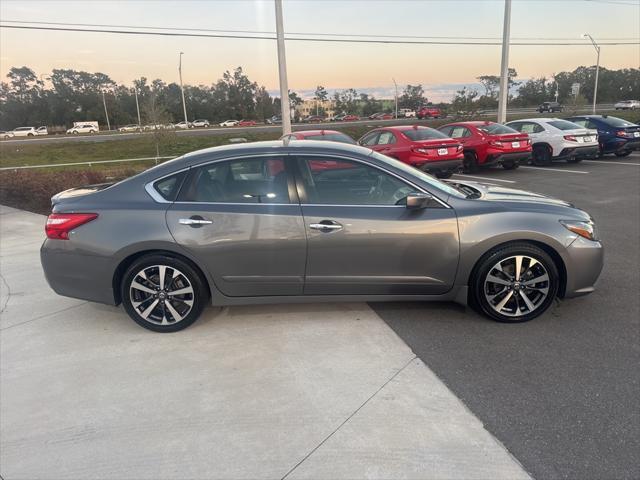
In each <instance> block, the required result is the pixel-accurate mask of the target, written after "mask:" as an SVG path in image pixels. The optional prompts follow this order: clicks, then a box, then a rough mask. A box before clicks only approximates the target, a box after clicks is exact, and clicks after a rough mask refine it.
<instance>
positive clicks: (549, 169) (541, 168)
mask: <svg viewBox="0 0 640 480" xmlns="http://www.w3.org/2000/svg"><path fill="white" fill-rule="evenodd" d="M520 168H528V169H530V170H548V171H550V172H562V173H591V172H585V171H584V170H564V169H560V168H547V167H520Z"/></svg>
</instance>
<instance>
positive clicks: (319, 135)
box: [280, 130, 356, 145]
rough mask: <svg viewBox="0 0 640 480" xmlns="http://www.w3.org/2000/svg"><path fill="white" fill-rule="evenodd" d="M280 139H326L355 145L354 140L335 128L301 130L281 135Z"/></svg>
mask: <svg viewBox="0 0 640 480" xmlns="http://www.w3.org/2000/svg"><path fill="white" fill-rule="evenodd" d="M280 140H326V141H329V142H340V143H349V144H351V145H355V144H356V141H355V140H354V139H353V138H351V137H350V136H349V135H346V134H344V133H342V132H338V131H336V130H302V131H300V132H293V133H290V134H288V135H283V136H282V137H280Z"/></svg>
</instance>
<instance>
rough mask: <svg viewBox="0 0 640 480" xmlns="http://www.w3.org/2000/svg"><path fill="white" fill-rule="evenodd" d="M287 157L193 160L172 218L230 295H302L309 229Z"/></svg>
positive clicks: (182, 239)
mask: <svg viewBox="0 0 640 480" xmlns="http://www.w3.org/2000/svg"><path fill="white" fill-rule="evenodd" d="M287 163H288V160H287V159H286V157H283V156H272V155H267V156H252V157H244V158H237V159H230V160H221V161H215V162H212V163H208V164H206V165H203V166H199V167H193V168H191V171H190V172H189V175H188V178H187V179H186V180H185V184H184V185H183V187H182V189H181V190H180V194H179V196H178V199H177V201H176V202H174V203H173V204H172V205H171V207H170V208H169V210H168V211H167V225H168V227H169V230H170V231H171V233H172V235H173V237H174V239H175V240H176V242H177V243H179V244H180V245H182V246H183V247H184V248H185V249H186V250H188V251H189V252H190V253H191V255H192V257H194V258H196V259H197V260H198V262H202V264H203V265H204V267H206V269H207V270H208V271H209V272H210V274H211V276H212V277H213V280H214V282H215V285H216V287H217V288H218V289H219V290H220V291H221V292H222V293H223V294H224V295H227V296H265V295H267V296H268V295H300V294H302V288H303V282H304V267H305V260H306V236H305V228H304V224H303V223H302V215H301V210H300V205H299V203H298V199H297V195H296V192H295V187H294V183H293V178H292V177H291V176H290V175H289V173H288V168H286V165H287Z"/></svg>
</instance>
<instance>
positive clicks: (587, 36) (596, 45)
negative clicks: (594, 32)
mask: <svg viewBox="0 0 640 480" xmlns="http://www.w3.org/2000/svg"><path fill="white" fill-rule="evenodd" d="M582 38H588V39H589V40H591V43H592V44H593V48H595V49H596V53H597V54H598V57H597V59H596V84H595V85H594V87H593V114H594V115H595V113H596V98H597V96H598V73H599V72H600V45H598V44H597V43H596V41H595V40H594V39H593V37H592V36H591V35H589V34H588V33H583V34H582Z"/></svg>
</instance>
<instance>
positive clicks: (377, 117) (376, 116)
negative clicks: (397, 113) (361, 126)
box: [369, 112, 393, 120]
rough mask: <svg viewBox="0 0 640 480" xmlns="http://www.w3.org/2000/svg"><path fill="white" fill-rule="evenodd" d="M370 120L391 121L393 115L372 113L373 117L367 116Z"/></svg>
mask: <svg viewBox="0 0 640 480" xmlns="http://www.w3.org/2000/svg"><path fill="white" fill-rule="evenodd" d="M369 118H370V119H371V120H393V115H392V114H390V113H383V112H381V113H374V114H373V115H369Z"/></svg>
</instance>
